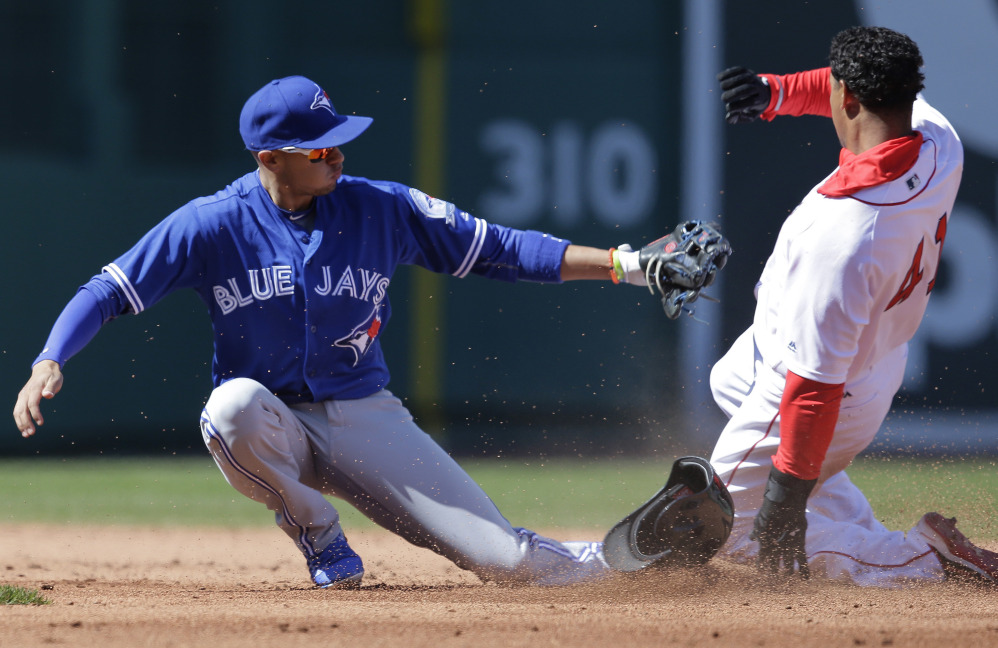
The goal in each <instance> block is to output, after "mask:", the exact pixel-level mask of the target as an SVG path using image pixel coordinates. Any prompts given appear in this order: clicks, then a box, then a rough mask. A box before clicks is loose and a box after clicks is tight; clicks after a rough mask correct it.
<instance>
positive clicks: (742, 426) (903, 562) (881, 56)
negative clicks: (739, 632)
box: [710, 27, 998, 586]
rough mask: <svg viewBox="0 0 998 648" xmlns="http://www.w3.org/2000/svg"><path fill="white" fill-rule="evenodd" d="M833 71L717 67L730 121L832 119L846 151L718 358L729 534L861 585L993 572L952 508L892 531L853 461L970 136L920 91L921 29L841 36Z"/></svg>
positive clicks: (897, 353)
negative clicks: (856, 481) (744, 325)
mask: <svg viewBox="0 0 998 648" xmlns="http://www.w3.org/2000/svg"><path fill="white" fill-rule="evenodd" d="M830 63H831V66H830V68H822V69H817V70H811V71H807V72H801V73H798V74H790V75H784V76H780V75H769V74H764V75H756V74H754V73H753V72H752V71H751V70H747V69H745V68H730V69H728V70H726V71H724V72H722V73H721V74H719V75H718V79H719V80H720V82H721V88H722V90H724V91H725V92H724V94H723V95H722V98H723V100H724V101H725V103H726V110H727V115H726V118H727V121H728V122H729V123H733V124H734V123H739V122H743V121H751V120H754V119H756V118H757V117H761V118H762V119H764V120H767V121H768V120H772V119H774V118H775V117H776V116H778V115H793V116H797V115H804V114H810V115H821V116H825V117H831V119H832V123H833V124H834V127H835V132H836V133H837V135H838V138H839V141H840V143H841V145H842V151H841V154H840V157H839V166H838V167H837V168H836V169H835V170H834V171H833V172H832V173H831V174H830V175H829V176H828V177H826V178H824V179H823V180H822V181H821V182H819V183H818V185H817V186H815V187H814V188H813V189H812V190H811V191H810V192H809V193H808V194H807V195H806V196H805V197H804V199H803V200H802V201H801V203H800V205H799V206H798V207H797V208H796V209H795V210H794V211H793V213H792V214H791V215H790V216H789V217H788V218H787V219H786V221H785V222H784V223H783V226H782V228H781V230H780V233H779V236H778V237H777V240H776V245H775V247H774V249H773V252H772V254H771V256H770V257H769V259H768V261H767V262H766V265H765V267H764V269H763V271H762V275H761V277H760V279H759V282H758V285H757V288H756V297H757V305H756V309H755V316H754V320H753V322H752V325H751V326H750V327H749V328H748V330H746V331H745V332H744V333H743V334H742V335H741V336H740V337H739V338H738V339H737V340H736V341H735V342H734V344H733V345H732V346H731V348H730V350H729V351H728V352H727V353H726V354H725V355H724V356H723V357H722V358H721V360H720V361H719V362H718V363H717V364H716V365H715V366H714V368H713V370H712V372H711V377H710V382H711V388H712V391H713V394H714V398H715V400H716V402H717V403H718V405H719V406H720V407H721V409H722V410H723V411H724V413H725V414H726V415H727V416H728V417H729V419H730V420H729V422H728V423H727V425H726V426H725V428H724V430H723V432H722V433H721V435H720V437H719V439H718V441H717V444H716V446H715V448H714V451H713V455H712V457H711V463H712V464H713V465H714V466H715V468H716V469H717V472H718V474H719V475H720V477H721V479H722V480H723V481H724V482H725V483H726V484H727V486H728V488H729V490H730V492H731V495H732V497H733V498H734V502H735V524H734V529H733V531H732V534H731V538H730V540H729V541H728V544H727V545H726V546H725V547H724V548H723V549H722V553H724V554H727V555H729V556H731V557H734V558H736V559H738V560H742V561H756V562H757V563H758V564H759V566H760V567H762V568H764V569H767V570H772V571H777V572H789V573H800V574H801V575H803V576H804V577H808V576H809V574H820V575H823V576H826V577H828V578H831V579H837V580H842V581H847V582H852V583H855V584H857V585H869V586H893V585H897V584H900V583H902V582H906V581H910V580H913V579H930V580H938V579H941V578H943V577H944V573H945V570H947V569H951V568H952V569H960V570H967V571H969V572H971V573H973V574H975V575H977V576H979V577H982V578H984V579H986V580H990V581H994V579H995V576H996V573H998V555H996V554H994V553H992V552H987V551H983V550H980V549H979V548H977V547H975V546H974V545H973V544H971V543H970V541H969V540H967V539H966V538H965V537H964V536H963V535H962V534H961V533H960V532H959V531H957V529H956V526H955V522H956V521H955V520H954V519H947V518H944V517H943V516H941V515H939V514H938V513H928V514H926V515H925V516H924V517H923V518H922V519H921V520H919V522H918V523H917V524H916V525H915V527H914V528H913V529H912V530H910V531H909V532H907V533H904V532H901V531H889V530H888V529H886V528H885V527H884V526H883V525H882V524H881V523H880V522H879V521H878V520H877V518H876V517H875V515H874V512H873V510H872V509H871V507H870V504H869V502H868V501H867V499H866V498H865V497H864V495H863V493H862V492H860V491H859V489H857V488H856V486H854V485H853V484H852V483H851V482H850V481H849V478H848V477H847V476H846V473H845V472H844V470H845V468H846V467H847V466H848V465H849V464H850V462H851V461H852V460H853V458H855V457H856V455H857V454H858V453H859V452H860V451H862V450H863V449H864V448H866V447H867V445H868V444H869V443H870V442H871V441H872V440H873V437H874V435H875V434H876V432H877V430H878V429H879V427H880V425H881V423H882V422H883V420H884V417H885V416H886V415H887V412H888V410H889V408H890V406H891V401H892V399H893V397H894V395H895V393H896V392H897V391H898V389H899V388H900V386H901V382H902V377H903V375H904V368H905V361H906V356H907V343H908V341H909V340H910V339H911V338H912V336H913V335H914V333H915V330H916V329H917V328H918V325H919V323H920V321H921V319H922V316H923V314H924V313H925V308H926V305H927V303H928V300H929V297H930V295H931V293H932V289H933V286H934V284H935V280H936V273H937V271H938V270H939V261H940V253H941V251H942V246H943V243H944V241H945V239H946V229H947V223H948V221H949V219H950V217H951V214H952V210H953V204H954V201H955V199H956V195H957V189H958V188H959V185H960V178H961V175H962V172H963V148H962V145H961V143H960V140H959V138H958V137H957V134H956V132H955V131H954V130H953V127H952V126H951V125H950V124H949V123H948V122H947V121H946V119H945V118H944V117H943V116H942V115H941V114H940V113H939V112H938V111H936V110H935V109H933V108H932V107H931V106H930V105H929V104H928V103H926V102H925V100H924V99H923V98H922V97H921V95H920V94H919V92H920V91H921V89H922V87H923V84H922V81H923V75H922V73H921V72H920V67H921V66H922V58H921V55H920V53H919V51H918V47H917V46H916V44H915V43H914V42H912V41H911V39H909V38H908V37H907V36H905V35H903V34H899V33H897V32H894V31H892V30H889V29H884V28H877V27H857V28H851V29H848V30H845V31H843V32H841V33H839V34H838V35H836V36H835V37H834V39H833V40H832V45H831V56H830Z"/></svg>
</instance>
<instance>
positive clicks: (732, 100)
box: [717, 67, 772, 124]
mask: <svg viewBox="0 0 998 648" xmlns="http://www.w3.org/2000/svg"><path fill="white" fill-rule="evenodd" d="M717 80H718V81H720V82H721V90H723V91H724V93H723V94H722V95H721V100H722V101H723V102H724V120H725V121H726V122H728V123H729V124H740V123H745V122H751V121H755V120H756V119H758V118H759V115H761V114H762V111H764V110H765V109H766V106H768V105H769V100H770V98H771V97H772V91H771V90H770V89H769V83H767V82H766V80H765V79H764V78H762V77H760V76H758V75H756V73H755V72H753V71H752V70H749V69H747V68H743V67H731V68H728V69H727V70H725V71H724V72H721V73H720V74H718V75H717Z"/></svg>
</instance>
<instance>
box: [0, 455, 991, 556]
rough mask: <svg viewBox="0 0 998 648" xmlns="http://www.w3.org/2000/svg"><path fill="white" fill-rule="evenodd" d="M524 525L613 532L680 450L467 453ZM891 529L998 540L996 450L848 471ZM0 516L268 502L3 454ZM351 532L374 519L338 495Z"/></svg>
mask: <svg viewBox="0 0 998 648" xmlns="http://www.w3.org/2000/svg"><path fill="white" fill-rule="evenodd" d="M459 463H460V464H461V465H462V466H463V467H464V468H465V469H466V470H467V471H468V474H469V475H470V476H471V477H472V479H474V480H475V481H476V482H478V483H479V484H480V485H481V486H482V488H483V489H484V490H485V492H486V493H488V494H489V495H490V496H491V497H492V499H493V500H494V501H495V502H496V504H497V505H498V507H499V510H500V511H501V512H502V513H503V515H505V516H506V518H507V519H509V520H510V522H512V523H513V524H514V525H516V526H526V527H530V528H535V529H551V528H573V529H579V530H586V529H593V530H594V532H598V531H602V530H606V529H608V528H609V527H610V526H612V525H613V524H614V523H616V522H617V521H618V520H620V519H621V518H622V517H624V516H625V515H626V514H627V513H629V512H630V511H632V510H633V509H634V508H635V507H636V506H638V505H639V504H641V503H642V502H644V501H645V500H647V499H648V497H650V496H651V495H652V494H653V493H655V492H656V491H657V490H658V489H659V488H661V487H662V485H663V484H664V483H665V480H666V478H667V476H668V474H667V473H668V471H669V469H670V468H671V465H672V457H646V458H640V457H626V458H608V459H598V460H597V459H572V458H557V459H550V460H548V459H536V460H530V459H522V458H511V459H471V460H469V459H459ZM847 473H848V474H849V476H850V478H851V479H852V481H853V482H854V483H855V484H856V485H857V486H858V487H859V488H860V489H861V490H862V491H863V493H864V494H865V495H866V497H867V498H868V499H869V500H870V503H871V504H872V505H873V509H874V511H875V512H876V514H877V517H878V518H879V519H880V520H881V521H882V522H883V523H884V524H885V525H886V526H887V528H889V529H892V530H907V529H909V528H911V526H912V525H913V524H915V522H916V521H917V520H918V519H919V518H920V517H921V516H922V514H923V513H926V512H927V511H939V512H940V513H942V514H944V515H946V516H949V517H956V518H957V519H958V520H959V521H960V529H961V530H962V531H963V532H964V533H966V534H967V535H968V536H969V537H970V538H971V539H974V540H979V541H981V542H995V541H998V506H996V497H998V463H996V458H995V457H991V456H972V457H962V458H961V457H938V458H936V457H920V458H915V457H868V458H861V459H860V460H858V461H857V462H856V463H855V464H854V465H853V466H852V467H850V468H849V469H848V470H847ZM0 492H2V493H3V494H4V497H3V498H0V521H5V522H8V523H29V522H42V523H54V524H94V525H108V524H110V525H154V526H214V527H218V526H222V527H253V526H269V525H272V524H273V516H272V514H271V513H270V512H269V511H267V509H266V508H265V507H264V506H263V505H262V504H258V503H256V502H253V501H250V500H249V499H247V498H245V497H244V496H242V495H241V494H239V493H238V492H236V490H235V489H233V488H232V487H231V486H229V485H228V483H226V481H225V479H224V478H223V477H222V474H221V473H220V472H219V470H218V468H217V467H216V466H215V464H214V462H213V461H212V460H211V458H210V457H208V456H204V457H198V456H183V457H172V456H168V457H158V456H152V457H132V458H124V459H117V458H96V459H95V458H82V457H74V458H66V459H9V460H0ZM332 501H333V502H334V504H338V506H337V508H338V509H339V511H340V514H341V516H342V519H343V523H344V525H345V526H347V527H348V528H372V527H373V526H374V525H373V523H372V522H370V521H368V520H367V519H366V518H364V517H363V516H361V515H360V514H359V513H358V512H356V511H355V510H354V509H353V508H352V507H350V506H349V505H347V504H344V503H342V502H339V500H332Z"/></svg>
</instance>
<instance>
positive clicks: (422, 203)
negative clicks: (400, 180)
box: [409, 188, 457, 227]
mask: <svg viewBox="0 0 998 648" xmlns="http://www.w3.org/2000/svg"><path fill="white" fill-rule="evenodd" d="M409 196H410V197H411V198H412V202H413V203H415V204H416V209H418V210H419V211H420V213H422V214H423V216H426V217H427V218H443V219H445V220H446V221H447V224H448V225H450V226H451V227H454V226H455V225H456V220H455V215H456V212H457V208H456V207H455V206H454V205H453V204H452V203H449V202H446V201H444V200H440V199H439V198H434V197H433V196H428V195H426V194H425V193H423V192H422V191H420V190H419V189H413V188H410V189H409Z"/></svg>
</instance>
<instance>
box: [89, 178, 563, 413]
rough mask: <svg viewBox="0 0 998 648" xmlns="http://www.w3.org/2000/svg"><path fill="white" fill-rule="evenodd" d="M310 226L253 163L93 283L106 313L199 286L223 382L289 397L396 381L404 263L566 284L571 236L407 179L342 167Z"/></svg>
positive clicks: (361, 392)
mask: <svg viewBox="0 0 998 648" xmlns="http://www.w3.org/2000/svg"><path fill="white" fill-rule="evenodd" d="M313 209H314V228H313V229H312V231H310V232H309V231H307V230H305V229H303V228H302V227H300V226H298V225H297V224H295V223H293V222H292V221H291V220H290V219H289V218H288V215H287V213H286V212H283V211H282V210H280V209H279V208H278V207H277V206H276V205H275V204H274V203H273V201H272V200H271V199H270V196H269V195H268V193H267V191H266V190H265V189H264V187H263V186H262V185H261V183H260V180H259V176H258V174H257V173H256V172H255V171H254V172H252V173H249V174H247V175H245V176H243V177H241V178H239V179H238V180H236V181H235V182H234V183H232V184H231V185H229V186H228V187H226V188H225V189H224V190H222V191H220V192H218V193H216V194H215V195H213V196H208V197H203V198H198V199H195V200H193V201H191V202H190V203H188V204H186V205H184V206H183V207H181V208H180V209H178V210H177V211H175V212H174V213H173V214H171V215H170V216H168V217H167V218H166V219H164V220H163V221H162V222H160V223H159V224H158V225H157V226H156V227H154V228H153V229H152V230H150V231H149V232H148V233H147V234H146V235H145V236H144V237H143V238H142V239H141V240H140V241H139V242H138V243H137V244H136V245H135V246H134V247H133V248H132V249H131V250H129V251H128V252H126V253H125V254H124V255H122V256H121V257H119V258H118V259H116V260H115V261H114V262H113V263H110V264H108V265H107V266H106V267H105V268H104V271H103V273H102V274H100V275H98V276H97V277H94V278H93V279H92V280H91V282H90V283H89V284H87V286H86V288H88V289H90V290H91V291H92V292H94V293H95V294H96V295H97V297H98V300H99V301H100V302H101V304H102V306H101V308H102V310H103V311H104V312H105V314H108V309H109V308H113V309H115V310H116V311H117V312H111V313H110V315H114V314H118V313H119V312H120V313H124V312H134V313H140V312H142V311H143V310H145V309H146V308H149V307H150V306H151V305H153V304H154V303H156V302H157V301H159V300H160V299H162V298H163V297H164V296H166V295H167V294H169V293H170V292H172V291H174V290H177V289H180V288H193V289H194V290H196V291H197V293H198V294H199V295H200V296H201V299H202V300H203V301H204V303H205V304H206V305H207V307H208V310H209V312H210V315H211V320H212V325H213V329H214V343H215V353H214V359H213V364H212V377H213V382H214V384H215V386H218V385H219V384H221V383H223V382H224V381H226V380H228V379H230V378H235V377H246V378H252V379H254V380H257V381H259V382H260V383H262V384H264V385H266V386H267V387H268V388H269V389H270V390H271V391H273V392H274V393H275V394H277V395H278V396H279V397H281V398H282V399H283V400H284V401H286V402H289V403H294V402H302V401H312V400H316V401H318V400H324V399H330V398H342V399H351V398H361V397H364V396H368V395H370V394H372V393H374V392H376V391H378V390H380V389H382V388H383V387H384V386H385V385H386V384H387V383H388V379H389V375H388V367H387V365H386V364H385V360H384V357H383V355H382V351H381V345H380V342H379V339H380V335H381V333H382V332H383V330H384V327H385V326H386V325H387V324H388V320H389V318H390V317H391V304H390V302H389V299H388V287H389V284H390V282H391V278H392V275H393V274H394V273H395V269H396V268H397V267H398V265H399V264H415V265H419V266H422V267H424V268H426V269H428V270H432V271H434V272H440V273H448V274H452V275H455V276H457V277H463V276H465V275H467V274H469V273H474V274H479V275H483V276H486V277H490V278H494V279H502V280H506V281H515V280H518V279H524V280H529V281H542V282H559V281H560V280H561V279H560V268H561V259H562V255H563V254H564V250H565V248H566V247H567V246H568V244H569V242H568V241H565V240H563V239H559V238H555V237H553V236H550V235H548V234H543V233H541V232H534V231H521V230H515V229H511V228H508V227H503V226H501V225H495V224H492V223H487V222H485V221H483V220H481V219H479V218H475V217H473V216H471V215H470V214H468V213H467V212H465V211H462V210H460V209H457V208H456V207H455V206H454V205H452V204H450V203H447V202H444V201H441V200H437V199H435V198H431V197H430V196H428V195H426V194H424V193H422V192H420V191H418V190H416V189H413V188H410V187H406V186H404V185H401V184H398V183H393V182H377V181H371V180H367V179H364V178H357V177H350V176H343V177H342V178H341V179H340V181H339V184H338V185H337V188H336V190H335V191H333V192H332V193H330V194H328V195H325V196H319V197H316V198H315V201H314V204H313Z"/></svg>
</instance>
